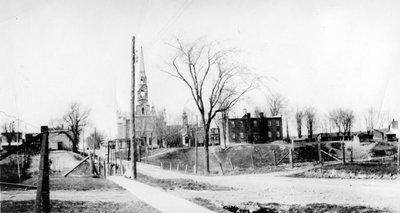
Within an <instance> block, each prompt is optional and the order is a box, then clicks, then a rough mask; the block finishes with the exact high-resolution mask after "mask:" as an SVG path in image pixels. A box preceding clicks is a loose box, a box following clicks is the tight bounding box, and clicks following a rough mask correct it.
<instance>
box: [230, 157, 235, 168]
mask: <svg viewBox="0 0 400 213" xmlns="http://www.w3.org/2000/svg"><path fill="white" fill-rule="evenodd" d="M229 163H230V164H231V168H232V170H235V168H234V167H233V163H232V160H231V158H229Z"/></svg>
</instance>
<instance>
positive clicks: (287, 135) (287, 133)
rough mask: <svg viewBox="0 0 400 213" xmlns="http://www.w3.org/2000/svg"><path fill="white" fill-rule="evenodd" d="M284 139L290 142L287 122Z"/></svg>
mask: <svg viewBox="0 0 400 213" xmlns="http://www.w3.org/2000/svg"><path fill="white" fill-rule="evenodd" d="M286 139H287V141H290V138H289V122H288V121H286Z"/></svg>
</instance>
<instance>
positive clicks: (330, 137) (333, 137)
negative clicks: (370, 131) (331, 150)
mask: <svg viewBox="0 0 400 213" xmlns="http://www.w3.org/2000/svg"><path fill="white" fill-rule="evenodd" d="M315 137H318V140H319V141H340V140H351V139H352V138H353V135H352V134H350V136H349V135H348V134H347V133H346V135H344V133H343V132H329V133H319V134H317V135H315V136H313V141H315Z"/></svg>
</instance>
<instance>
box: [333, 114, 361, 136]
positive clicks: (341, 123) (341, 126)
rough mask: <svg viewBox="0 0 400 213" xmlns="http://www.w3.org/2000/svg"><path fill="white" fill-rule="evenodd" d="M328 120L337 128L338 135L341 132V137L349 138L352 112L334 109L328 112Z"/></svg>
mask: <svg viewBox="0 0 400 213" xmlns="http://www.w3.org/2000/svg"><path fill="white" fill-rule="evenodd" d="M329 119H330V120H331V121H332V123H333V124H334V125H335V126H336V127H337V128H338V131H339V134H340V133H341V132H342V131H343V136H344V137H345V136H346V135H347V136H348V137H350V136H351V128H352V126H353V124H354V120H355V116H354V112H353V111H352V110H350V109H342V108H338V109H334V110H331V111H330V112H329Z"/></svg>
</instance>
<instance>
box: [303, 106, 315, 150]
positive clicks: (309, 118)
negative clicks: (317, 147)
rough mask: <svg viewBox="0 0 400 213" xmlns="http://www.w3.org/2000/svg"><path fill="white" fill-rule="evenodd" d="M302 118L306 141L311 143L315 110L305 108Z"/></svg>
mask: <svg viewBox="0 0 400 213" xmlns="http://www.w3.org/2000/svg"><path fill="white" fill-rule="evenodd" d="M304 117H305V119H306V127H307V131H308V140H309V141H310V142H311V141H312V136H313V132H314V130H315V129H316V124H317V110H316V109H315V108H314V107H307V108H306V109H305V110H304Z"/></svg>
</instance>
